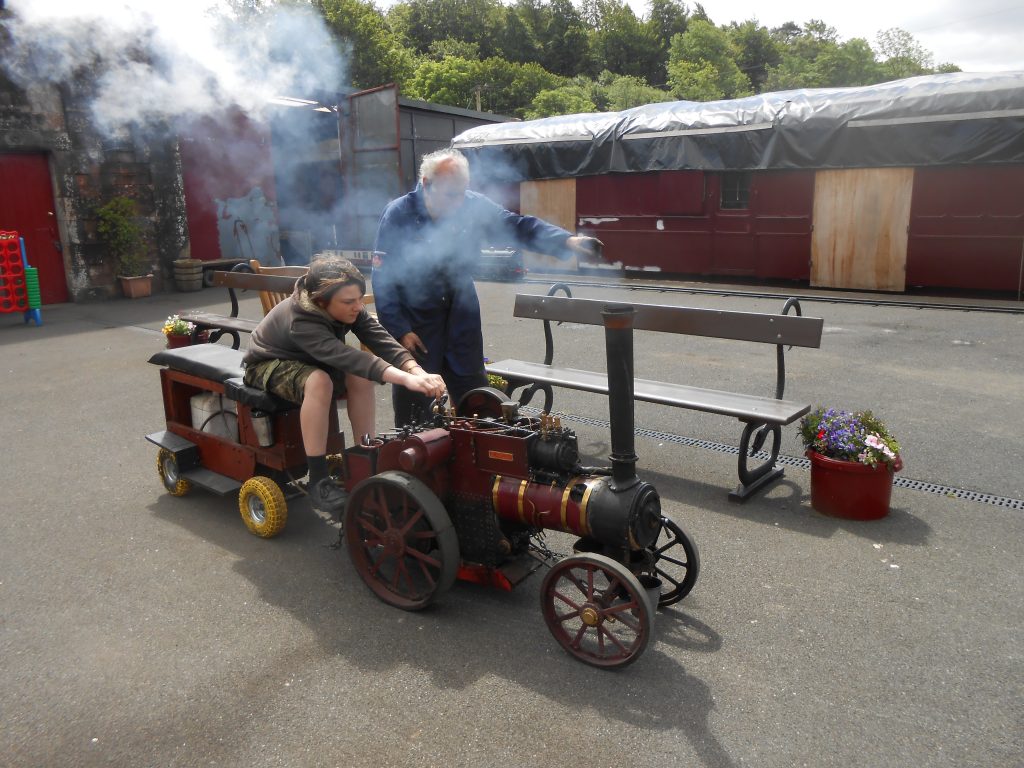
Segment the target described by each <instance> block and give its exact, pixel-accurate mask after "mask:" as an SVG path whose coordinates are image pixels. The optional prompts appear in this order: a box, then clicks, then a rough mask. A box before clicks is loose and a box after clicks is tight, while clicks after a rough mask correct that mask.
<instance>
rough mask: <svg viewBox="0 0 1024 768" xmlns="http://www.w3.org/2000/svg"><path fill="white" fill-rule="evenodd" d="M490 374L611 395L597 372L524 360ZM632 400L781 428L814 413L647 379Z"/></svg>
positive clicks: (786, 403) (497, 366)
mask: <svg viewBox="0 0 1024 768" xmlns="http://www.w3.org/2000/svg"><path fill="white" fill-rule="evenodd" d="M487 372H488V373H496V374H498V375H499V376H503V377H505V378H508V379H517V378H518V379H528V380H530V381H537V382H543V383H546V384H551V385H554V386H559V387H566V388H569V389H578V390H583V391H585V392H598V393H600V394H607V393H608V376H607V375H606V374H604V373H596V372H594V371H582V370H579V369H576V368H560V367H558V366H554V365H543V364H542V363H531V362H527V361H525V360H501V361H499V362H496V363H489V364H488V365H487ZM633 397H634V398H635V399H636V400H644V401H646V402H650V403H661V404H662V405H672V406H678V407H682V408H690V409H692V410H697V411H705V412H707V413H718V414H722V415H724V416H733V417H735V418H737V419H740V420H741V421H757V422H761V421H764V422H767V423H769V424H780V425H785V424H791V423H792V422H794V421H796V420H797V419H799V418H800V417H801V416H803V415H804V414H805V413H807V412H808V411H810V409H811V406H810V405H809V404H808V405H804V404H802V403H796V402H793V401H790V400H776V399H775V398H772V397H757V396H755V395H741V394H735V393H733V392H722V391H719V390H717V389H701V388H700V387H688V386H685V385H682V384H667V383H664V382H660V381H650V380H648V379H635V380H634V390H633Z"/></svg>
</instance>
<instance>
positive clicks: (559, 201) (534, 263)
mask: <svg viewBox="0 0 1024 768" xmlns="http://www.w3.org/2000/svg"><path fill="white" fill-rule="evenodd" d="M519 205H520V213H522V214H523V215H525V216H536V217H538V218H540V219H544V221H547V222H549V223H551V224H555V225H556V226H559V227H562V228H563V229H566V230H568V231H569V232H572V233H575V232H576V179H548V180H545V181H524V182H523V183H522V184H520V186H519ZM524 263H525V265H526V267H527V269H534V270H540V271H543V270H545V269H555V268H557V269H558V270H560V271H561V270H566V269H570V270H574V269H576V268H577V266H578V265H577V263H576V257H575V256H574V257H573V258H572V259H571V260H568V261H559V260H558V259H555V257H553V256H544V255H542V254H539V253H533V252H532V251H527V252H526V258H525V259H524Z"/></svg>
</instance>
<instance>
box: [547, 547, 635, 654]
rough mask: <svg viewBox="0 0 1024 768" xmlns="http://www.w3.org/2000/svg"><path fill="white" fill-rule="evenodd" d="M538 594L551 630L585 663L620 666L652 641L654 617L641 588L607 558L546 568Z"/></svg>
mask: <svg viewBox="0 0 1024 768" xmlns="http://www.w3.org/2000/svg"><path fill="white" fill-rule="evenodd" d="M540 597H541V610H542V611H543V612H544V621H545V623H546V624H547V625H548V629H549V630H551V634H552V635H554V636H555V640H557V641H558V643H559V645H561V646H562V647H563V648H564V649H565V650H566V651H568V652H569V653H570V654H572V655H573V656H575V657H576V658H577V659H579V660H580V661H582V662H583V663H584V664H590V665H591V666H594V667H603V668H606V669H610V668H616V667H624V666H626V665H627V664H632V663H633V662H634V661H636V660H637V659H638V658H639V657H640V654H642V653H643V652H644V649H646V648H647V644H648V643H649V642H650V639H651V633H652V630H653V617H652V615H651V613H652V611H651V608H650V607H649V606H648V604H647V598H646V595H645V593H644V589H643V587H642V586H641V585H640V581H639V580H638V579H637V577H636V576H634V575H633V574H632V573H631V572H630V571H629V569H628V568H626V567H625V566H624V565H622V564H620V563H618V562H616V561H615V560H612V559H611V558H610V557H605V556H604V555H595V554H585V555H575V556H573V557H567V558H566V559H565V560H562V561H561V562H559V563H558V564H556V565H555V566H553V567H552V568H551V570H550V571H548V575H547V576H545V577H544V583H543V585H542V586H541V595H540Z"/></svg>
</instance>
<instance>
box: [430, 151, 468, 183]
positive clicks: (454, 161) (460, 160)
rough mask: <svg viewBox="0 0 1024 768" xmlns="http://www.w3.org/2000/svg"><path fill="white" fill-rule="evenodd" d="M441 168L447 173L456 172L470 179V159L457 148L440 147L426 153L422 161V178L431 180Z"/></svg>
mask: <svg viewBox="0 0 1024 768" xmlns="http://www.w3.org/2000/svg"><path fill="white" fill-rule="evenodd" d="M441 168H443V169H444V170H443V173H444V174H445V175H447V174H450V173H452V172H454V173H457V174H459V175H460V176H461V177H462V178H463V179H465V180H466V181H469V161H468V160H467V159H466V156H465V155H464V154H462V153H461V152H459V150H457V149H439V150H437V151H436V152H431V153H430V154H429V155H424V156H423V159H422V160H421V161H420V179H423V180H426V181H430V180H431V179H433V178H434V176H436V175H437V172H438V170H439V169H441Z"/></svg>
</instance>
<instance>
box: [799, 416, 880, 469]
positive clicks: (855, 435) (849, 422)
mask: <svg viewBox="0 0 1024 768" xmlns="http://www.w3.org/2000/svg"><path fill="white" fill-rule="evenodd" d="M800 437H801V439H802V440H803V443H804V448H806V449H807V450H809V451H815V452H816V453H820V454H821V455H822V456H825V457H826V458H829V459H836V460H837V461H856V462H860V463H861V464H868V465H870V466H872V467H874V466H878V465H879V464H887V465H889V466H890V467H895V466H896V465H898V464H899V463H900V458H899V453H900V444H899V443H898V442H897V441H896V438H894V437H893V436H892V435H891V434H890V433H889V429H888V427H886V426H885V424H884V423H883V422H882V420H881V419H879V418H878V417H877V416H875V415H874V414H873V413H872V412H871V411H857V412H856V413H849V412H847V411H837V410H836V409H834V408H817V409H816V410H814V411H811V412H810V413H808V414H807V415H806V416H804V417H803V418H802V419H801V420H800Z"/></svg>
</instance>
